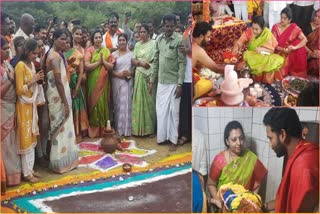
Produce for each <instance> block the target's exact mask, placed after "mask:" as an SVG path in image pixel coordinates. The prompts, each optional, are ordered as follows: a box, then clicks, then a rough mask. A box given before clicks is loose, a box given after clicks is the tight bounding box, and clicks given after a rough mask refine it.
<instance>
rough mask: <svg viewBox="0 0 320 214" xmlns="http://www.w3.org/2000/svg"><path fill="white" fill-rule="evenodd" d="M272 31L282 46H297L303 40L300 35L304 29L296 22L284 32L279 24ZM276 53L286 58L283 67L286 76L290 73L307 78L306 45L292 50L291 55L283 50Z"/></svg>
mask: <svg viewBox="0 0 320 214" xmlns="http://www.w3.org/2000/svg"><path fill="white" fill-rule="evenodd" d="M272 33H273V35H274V36H275V37H276V39H277V41H278V45H279V46H280V47H282V48H287V47H288V46H289V45H293V46H295V45H297V44H299V43H300V42H301V40H300V39H299V38H298V37H299V35H300V33H302V30H301V29H300V28H299V27H298V26H297V25H296V24H295V23H292V24H290V26H289V27H288V28H287V29H286V30H285V31H284V32H282V33H280V30H279V28H278V25H274V26H273V27H272ZM276 53H278V54H280V55H281V56H283V57H285V59H286V60H285V64H284V66H283V67H282V69H281V70H282V73H283V75H284V76H287V75H288V74H289V75H290V76H297V77H302V78H307V52H306V49H305V47H302V48H299V49H297V50H294V51H291V53H290V54H289V56H288V55H287V54H284V53H283V52H276Z"/></svg>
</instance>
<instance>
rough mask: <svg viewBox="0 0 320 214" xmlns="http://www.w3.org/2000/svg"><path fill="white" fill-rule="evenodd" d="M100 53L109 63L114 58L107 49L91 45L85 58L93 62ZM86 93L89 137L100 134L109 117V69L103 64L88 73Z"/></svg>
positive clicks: (98, 58)
mask: <svg viewBox="0 0 320 214" xmlns="http://www.w3.org/2000/svg"><path fill="white" fill-rule="evenodd" d="M100 54H102V55H103V58H104V59H106V60H107V61H108V62H110V63H114V62H115V60H114V58H113V57H112V55H111V53H110V51H109V49H107V48H103V47H102V48H100V49H99V50H97V51H95V50H94V48H93V47H89V48H88V49H87V52H86V56H85V57H86V60H87V61H90V63H95V62H97V61H99V60H100ZM87 93H88V100H87V102H88V114H89V137H91V138H94V137H99V136H102V131H103V129H104V128H105V127H106V126H107V121H108V120H109V118H110V115H109V109H110V98H111V88H110V81H109V71H108V70H106V68H105V67H104V66H103V65H99V66H98V67H97V68H95V69H94V70H92V71H89V73H88V80H87Z"/></svg>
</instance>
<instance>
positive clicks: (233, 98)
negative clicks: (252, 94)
mask: <svg viewBox="0 0 320 214" xmlns="http://www.w3.org/2000/svg"><path fill="white" fill-rule="evenodd" d="M252 82H253V80H252V79H250V78H238V74H237V72H236V71H234V65H227V66H226V67H225V69H224V81H223V82H222V83H221V86H220V89H221V92H222V94H221V100H222V101H223V102H224V103H225V104H226V105H229V106H235V105H239V104H240V103H241V102H242V101H243V99H244V95H243V92H242V91H243V89H244V88H247V87H249V85H250V84H251V83H252Z"/></svg>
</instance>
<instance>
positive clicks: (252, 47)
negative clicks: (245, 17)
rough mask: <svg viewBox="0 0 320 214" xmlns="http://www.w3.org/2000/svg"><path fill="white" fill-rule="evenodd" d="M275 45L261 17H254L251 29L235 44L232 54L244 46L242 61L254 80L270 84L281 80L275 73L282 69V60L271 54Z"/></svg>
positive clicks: (280, 76) (278, 74)
mask: <svg viewBox="0 0 320 214" xmlns="http://www.w3.org/2000/svg"><path fill="white" fill-rule="evenodd" d="M277 45H278V43H277V40H276V39H275V38H274V36H273V35H272V33H271V31H270V30H269V29H268V28H265V27H264V19H263V17H262V16H256V17H254V18H253V20H252V28H249V29H247V30H246V31H245V32H244V33H243V34H242V35H241V37H240V39H239V40H238V41H237V42H236V43H235V45H234V47H233V53H234V54H237V53H238V51H239V50H241V49H242V48H243V47H244V46H246V47H247V50H246V51H245V52H244V54H243V59H244V61H245V63H246V64H247V65H248V66H249V68H250V69H251V73H252V74H253V75H254V78H255V80H256V81H260V82H264V83H269V84H271V83H273V81H274V80H275V79H278V80H281V79H283V77H282V75H280V74H281V73H280V72H277V71H278V70H279V69H280V68H281V67H282V65H283V63H284V59H283V58H282V57H281V56H280V55H278V54H274V53H273V52H274V50H275V48H276V46H277Z"/></svg>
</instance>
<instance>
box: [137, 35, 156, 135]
mask: <svg viewBox="0 0 320 214" xmlns="http://www.w3.org/2000/svg"><path fill="white" fill-rule="evenodd" d="M154 53H155V41H154V40H150V41H149V42H146V43H144V44H141V43H140V42H138V43H137V44H136V46H135V49H134V53H133V57H134V58H135V59H141V60H143V61H145V62H147V63H149V64H150V68H149V69H145V68H143V67H140V66H139V67H136V71H135V80H134V81H135V82H134V89H133V98H132V134H133V135H136V136H145V135H150V134H154V133H155V126H156V100H155V99H156V96H155V95H156V84H154V87H153V89H152V94H151V95H150V94H149V91H148V82H149V78H150V75H151V72H152V63H151V62H152V61H153V57H154Z"/></svg>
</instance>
